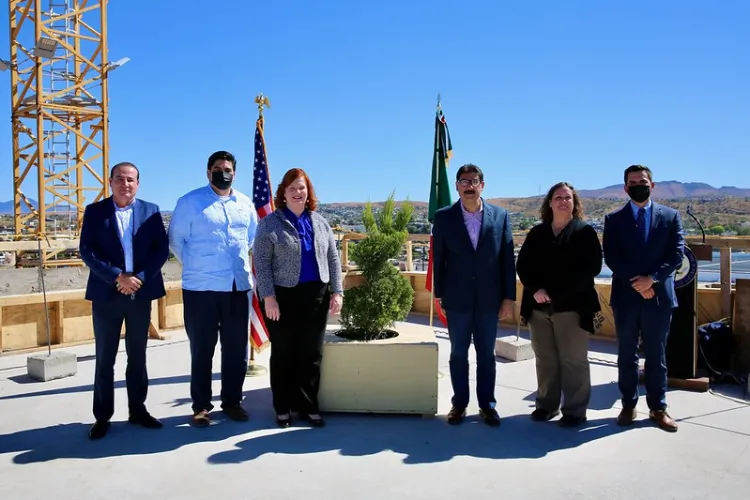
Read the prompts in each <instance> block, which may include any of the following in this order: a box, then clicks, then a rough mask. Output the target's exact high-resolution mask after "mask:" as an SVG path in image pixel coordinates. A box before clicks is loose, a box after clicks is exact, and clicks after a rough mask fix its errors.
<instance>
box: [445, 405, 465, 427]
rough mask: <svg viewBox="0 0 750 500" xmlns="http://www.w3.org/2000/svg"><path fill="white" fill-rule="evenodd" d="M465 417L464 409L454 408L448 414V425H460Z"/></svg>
mask: <svg viewBox="0 0 750 500" xmlns="http://www.w3.org/2000/svg"><path fill="white" fill-rule="evenodd" d="M465 416H466V408H459V407H457V406H454V407H453V408H451V411H449V412H448V423H449V424H451V425H456V424H460V423H461V422H462V421H463V419H464V417H465Z"/></svg>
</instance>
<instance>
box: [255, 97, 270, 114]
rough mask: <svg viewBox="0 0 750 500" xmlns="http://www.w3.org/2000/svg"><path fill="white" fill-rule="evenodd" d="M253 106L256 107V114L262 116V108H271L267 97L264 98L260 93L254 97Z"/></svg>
mask: <svg viewBox="0 0 750 500" xmlns="http://www.w3.org/2000/svg"><path fill="white" fill-rule="evenodd" d="M255 104H257V105H258V114H259V115H261V116H263V106H265V107H267V108H270V107H271V101H269V100H268V97H266V96H264V95H263V94H262V93H260V94H258V95H257V96H255Z"/></svg>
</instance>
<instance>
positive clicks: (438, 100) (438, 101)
mask: <svg viewBox="0 0 750 500" xmlns="http://www.w3.org/2000/svg"><path fill="white" fill-rule="evenodd" d="M442 109H443V108H442V107H441V106H440V94H439V93H438V96H437V111H438V112H440V111H442Z"/></svg>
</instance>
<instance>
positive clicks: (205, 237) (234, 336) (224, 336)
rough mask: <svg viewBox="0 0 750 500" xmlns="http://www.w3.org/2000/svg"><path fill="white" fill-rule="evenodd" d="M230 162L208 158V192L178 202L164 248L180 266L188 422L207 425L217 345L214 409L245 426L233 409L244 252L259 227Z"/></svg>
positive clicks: (243, 334) (242, 362) (240, 354)
mask: <svg viewBox="0 0 750 500" xmlns="http://www.w3.org/2000/svg"><path fill="white" fill-rule="evenodd" d="M236 166H237V162H236V160H235V158H234V156H233V155H232V154H231V153H229V152H227V151H217V152H215V153H214V154H212V155H211V156H210V157H209V159H208V170H207V172H206V173H207V176H208V180H209V184H208V185H207V186H204V187H201V188H198V189H195V190H193V191H190V192H189V193H187V194H186V195H184V196H182V197H181V198H180V199H179V200H178V201H177V206H176V207H175V209H174V212H173V213H172V221H171V223H170V225H169V247H170V249H171V250H172V253H174V255H175V256H176V257H177V259H178V260H179V261H180V262H181V263H182V297H183V306H184V313H183V314H184V320H185V330H186V331H187V334H188V338H189V339H190V353H191V370H190V372H191V374H190V396H191V398H192V400H193V420H192V424H193V425H195V426H198V427H205V426H207V425H209V423H210V418H209V412H210V411H211V410H212V409H213V405H212V404H211V381H212V380H211V374H212V364H213V355H214V349H215V348H216V342H217V340H218V339H219V338H220V339H221V386H222V388H221V407H222V410H223V411H224V413H226V414H227V416H228V417H229V418H231V419H232V420H238V421H245V420H247V419H248V414H247V412H246V411H245V410H244V409H243V408H242V407H241V406H240V402H241V401H242V384H243V383H244V381H245V372H246V371H247V342H248V321H249V293H248V292H249V291H250V290H251V289H252V287H253V283H252V273H251V264H250V255H249V253H250V249H251V248H252V245H253V240H254V238H255V231H256V228H257V226H258V216H257V214H256V211H255V207H254V206H253V202H252V200H251V199H250V198H249V197H247V196H245V195H244V194H242V193H240V192H239V191H237V190H236V189H235V188H233V187H232V183H233V182H234V178H235V172H236Z"/></svg>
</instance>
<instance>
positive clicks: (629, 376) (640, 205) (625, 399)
mask: <svg viewBox="0 0 750 500" xmlns="http://www.w3.org/2000/svg"><path fill="white" fill-rule="evenodd" d="M654 186H655V184H654V182H653V176H652V174H651V170H650V169H649V168H648V167H645V166H643V165H631V166H630V167H628V168H627V169H625V192H627V193H628V195H629V196H630V202H628V203H627V204H626V205H625V206H624V207H622V208H621V209H619V210H617V211H615V212H613V213H611V214H609V215H607V216H606V217H605V219H604V235H603V241H602V246H603V250H604V261H605V263H606V264H607V267H609V268H610V270H611V271H612V294H611V297H610V305H611V306H612V312H613V314H614V319H615V330H616V333H617V340H618V355H617V366H618V368H619V387H620V392H621V393H622V411H621V412H620V415H619V416H618V417H617V423H618V424H619V425H630V424H632V423H633V421H634V420H635V418H636V417H637V412H636V410H635V407H636V404H637V403H638V340H639V338H641V339H642V340H643V347H644V350H645V357H646V366H645V377H646V379H645V382H646V402H647V403H648V408H649V418H650V419H651V420H654V421H655V422H656V424H657V425H658V426H659V427H660V428H661V429H663V430H666V431H669V432H675V431H677V424H676V423H675V422H674V420H673V419H672V418H671V417H670V415H669V414H668V413H667V400H666V392H667V361H666V353H665V347H666V344H667V335H668V334H669V328H670V325H671V322H672V309H673V308H675V307H677V298H676V296H675V291H674V273H675V270H676V269H677V267H678V266H679V264H680V263H681V262H682V258H683V255H684V252H685V238H684V236H683V231H682V222H681V220H680V213H679V212H678V211H677V210H674V209H672V208H669V207H666V206H664V205H660V204H658V203H654V202H652V201H651V191H652V189H653V188H654Z"/></svg>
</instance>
